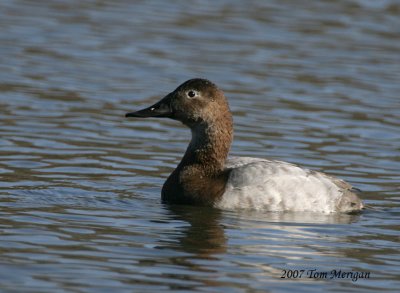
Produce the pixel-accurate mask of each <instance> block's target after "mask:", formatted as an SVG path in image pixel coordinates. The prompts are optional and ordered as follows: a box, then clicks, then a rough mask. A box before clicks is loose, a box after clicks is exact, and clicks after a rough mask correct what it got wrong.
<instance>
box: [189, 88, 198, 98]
mask: <svg viewBox="0 0 400 293" xmlns="http://www.w3.org/2000/svg"><path fill="white" fill-rule="evenodd" d="M187 96H188V97H189V98H194V97H195V96H197V92H196V91H193V90H191V91H188V92H187Z"/></svg>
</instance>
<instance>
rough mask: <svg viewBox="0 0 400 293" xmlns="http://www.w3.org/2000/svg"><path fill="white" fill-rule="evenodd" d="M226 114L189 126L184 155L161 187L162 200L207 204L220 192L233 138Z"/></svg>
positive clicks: (224, 179)
mask: <svg viewBox="0 0 400 293" xmlns="http://www.w3.org/2000/svg"><path fill="white" fill-rule="evenodd" d="M227 115H229V116H226V117H221V119H215V118H214V119H213V121H212V123H207V122H205V121H204V122H202V123H196V126H193V127H191V131H192V140H191V141H190V144H189V146H188V148H187V150H186V152H185V155H184V156H183V158H182V160H181V162H180V163H179V165H178V167H177V168H176V169H175V170H174V172H172V174H171V175H170V176H169V177H168V179H167V181H166V182H165V184H164V186H163V190H162V198H163V200H164V201H167V202H175V203H195V204H206V205H210V204H212V202H214V201H215V200H216V199H217V198H218V197H220V196H221V195H222V194H223V191H224V190H225V183H226V181H227V177H228V175H229V171H227V170H224V165H225V160H226V158H227V156H228V152H229V149H230V146H231V143H232V139H233V130H232V129H233V127H232V118H231V116H230V113H229V112H227ZM227 124H228V125H227Z"/></svg>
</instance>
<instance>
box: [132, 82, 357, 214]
mask: <svg viewBox="0 0 400 293" xmlns="http://www.w3.org/2000/svg"><path fill="white" fill-rule="evenodd" d="M125 116H126V117H138V118H146V117H160V118H161V117H162V118H171V119H174V120H178V121H180V122H182V123H183V124H184V125H186V126H187V127H189V128H190V130H191V132H192V139H191V141H190V143H189V146H188V148H187V150H186V152H185V154H184V156H183V158H182V160H181V162H180V163H179V164H178V166H177V167H176V169H175V170H174V171H173V172H172V173H171V175H170V176H169V177H168V179H167V180H166V182H165V183H164V186H163V188H162V191H161V198H162V201H163V202H166V203H174V204H193V205H209V206H214V207H217V208H221V209H257V210H264V211H298V212H301V211H302V212H322V213H334V212H345V213H349V212H356V211H360V210H361V209H362V208H363V203H362V201H361V200H360V199H359V197H358V196H357V194H356V193H357V192H358V190H357V189H355V188H353V187H352V186H351V185H350V184H348V183H347V182H345V181H343V180H341V179H338V178H335V177H332V176H328V175H326V174H324V173H321V172H316V171H312V170H308V169H303V168H300V167H299V166H296V165H294V164H290V163H286V162H281V161H275V160H266V159H259V158H249V157H232V158H228V152H229V149H230V146H231V143H232V139H233V121H232V113H231V111H230V109H229V105H228V102H227V99H226V98H225V96H224V93H223V92H222V91H221V90H220V89H219V88H218V87H217V86H216V85H215V84H213V83H212V82H210V81H209V80H206V79H198V78H197V79H190V80H188V81H186V82H184V83H183V84H181V85H180V86H179V87H178V88H177V89H176V90H174V91H173V92H171V93H169V94H168V95H166V96H165V97H164V98H163V99H161V100H160V101H159V102H157V103H155V104H154V105H152V106H150V107H148V108H145V109H143V110H139V111H136V112H132V113H127V114H126V115H125Z"/></svg>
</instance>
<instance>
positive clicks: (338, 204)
mask: <svg viewBox="0 0 400 293" xmlns="http://www.w3.org/2000/svg"><path fill="white" fill-rule="evenodd" d="M226 168H227V169H231V170H232V171H231V172H230V176H229V179H228V181H227V184H226V187H225V192H224V194H223V195H222V197H221V200H220V201H218V202H217V203H216V204H215V206H216V207H219V208H222V209H239V208H245V209H256V210H269V211H298V212H301V211H309V212H324V213H331V212H352V211H355V210H359V209H361V207H362V205H361V204H362V203H361V201H360V200H359V199H358V198H357V196H356V194H355V192H356V190H355V189H353V188H352V186H351V185H350V184H348V183H346V182H345V181H343V180H340V179H338V178H334V177H330V176H328V175H326V174H324V173H321V172H316V171H312V170H308V169H303V168H300V167H299V166H296V165H293V164H290V163H286V162H281V161H271V160H265V159H259V158H249V157H232V158H229V159H228V160H227V162H226Z"/></svg>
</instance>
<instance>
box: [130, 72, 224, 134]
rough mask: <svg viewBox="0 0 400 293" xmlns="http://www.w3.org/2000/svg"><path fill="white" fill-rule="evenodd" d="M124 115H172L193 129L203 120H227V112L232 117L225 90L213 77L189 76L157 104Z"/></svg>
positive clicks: (208, 121) (209, 122) (210, 121)
mask: <svg viewBox="0 0 400 293" xmlns="http://www.w3.org/2000/svg"><path fill="white" fill-rule="evenodd" d="M125 116H126V117H140V118H145V117H160V118H162V117H165V118H171V119H174V120H178V121H181V122H182V123H183V124H185V125H186V126H188V127H189V128H191V129H192V128H195V127H197V126H198V125H199V124H201V123H207V124H211V123H215V122H216V121H218V120H220V119H225V120H226V118H227V116H229V119H228V120H232V118H231V117H230V116H231V113H230V110H229V106H228V102H227V100H226V98H225V96H224V93H223V92H222V91H221V90H220V89H219V88H218V87H217V86H216V85H215V84H214V83H212V82H211V81H209V80H207V79H201V78H195V79H190V80H188V81H186V82H184V83H183V84H181V85H180V86H178V87H177V88H176V89H175V90H174V91H173V92H171V93H169V94H168V95H166V96H165V97H164V98H162V99H161V100H160V101H159V102H157V103H155V104H154V105H152V106H150V107H148V108H145V109H143V110H139V111H136V112H132V113H127V114H126V115H125ZM230 126H231V125H230Z"/></svg>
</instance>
